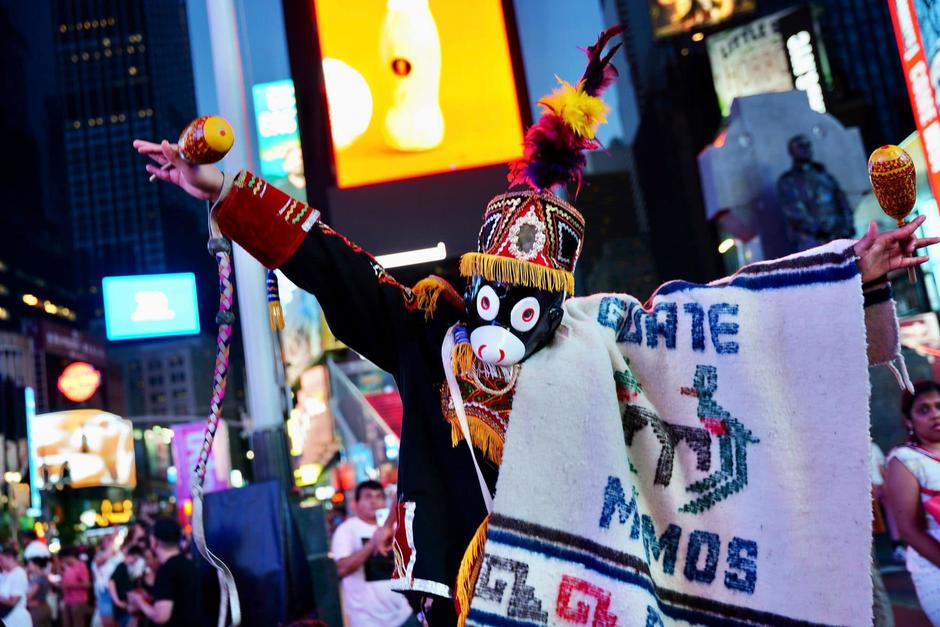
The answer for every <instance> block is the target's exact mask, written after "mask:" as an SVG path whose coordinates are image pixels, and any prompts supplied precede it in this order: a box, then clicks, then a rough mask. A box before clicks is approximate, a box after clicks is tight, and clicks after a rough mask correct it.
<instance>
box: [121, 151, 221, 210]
mask: <svg viewBox="0 0 940 627" xmlns="http://www.w3.org/2000/svg"><path fill="white" fill-rule="evenodd" d="M134 148H136V149H137V152H138V153H140V154H142V155H146V156H148V157H150V158H151V159H153V160H154V161H156V162H157V164H158V165H154V164H152V163H148V164H147V172H149V173H150V174H153V175H154V176H156V177H157V178H158V179H160V180H161V181H169V182H170V183H173V184H174V185H178V186H179V187H181V188H182V189H183V191H185V192H186V193H187V194H189V195H190V196H192V197H193V198H198V199H199V200H208V201H210V202H215V201H216V200H217V199H218V198H219V194H220V193H221V191H222V183H223V181H224V177H223V176H222V171H221V170H219V169H218V168H217V167H215V166H214V165H191V164H189V163H187V162H186V161H185V160H184V159H183V158H182V157H180V151H179V146H177V145H176V144H171V143H170V142H168V141H167V140H165V139H164V140H163V141H162V142H160V143H159V144H155V143H153V142H148V141H144V140H143V139H135V140H134ZM167 163H171V164H172V165H173V167H172V168H169V169H167V170H163V169H161V168H162V166H164V165H166V164H167Z"/></svg>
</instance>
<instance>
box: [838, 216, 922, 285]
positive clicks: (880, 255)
mask: <svg viewBox="0 0 940 627" xmlns="http://www.w3.org/2000/svg"><path fill="white" fill-rule="evenodd" d="M926 219H927V218H926V217H925V216H918V217H917V218H915V219H914V220H911V221H910V222H908V223H907V224H906V225H904V226H903V227H900V228H897V229H893V230H891V231H887V232H886V233H878V225H877V224H876V223H875V221H874V220H872V221H871V223H869V225H868V231H867V232H866V233H865V235H864V236H863V237H862V239H860V240H858V241H857V242H855V255H856V256H857V257H858V268H859V270H861V272H862V281H871V280H872V279H877V278H878V277H880V276H881V275H883V274H886V273H888V272H891V271H892V270H901V269H904V268H911V267H914V266H919V265H920V264H922V263H924V262H926V261H927V257H914V256H913V255H914V252H915V251H916V250H918V249H920V248H924V247H925V246H932V245H934V244H937V243H940V237H914V236H913V235H914V231H916V230H917V229H918V228H919V227H920V225H921V224H923V223H924V220H926Z"/></svg>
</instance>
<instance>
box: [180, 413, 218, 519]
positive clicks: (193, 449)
mask: <svg viewBox="0 0 940 627" xmlns="http://www.w3.org/2000/svg"><path fill="white" fill-rule="evenodd" d="M205 436H206V423H205V422H191V423H186V424H181V425H174V426H173V464H174V465H175V467H176V476H177V479H176V504H177V506H178V507H183V506H184V504H185V503H186V501H187V500H189V499H191V498H192V497H193V494H192V490H191V482H192V473H193V469H194V468H195V467H196V462H198V461H199V453H200V450H201V449H202V444H203V441H204V440H205ZM231 470H232V457H231V453H230V452H229V440H228V425H227V424H226V422H225V421H224V420H222V421H219V424H218V428H217V429H216V432H215V440H214V441H213V444H212V454H211V455H210V456H209V461H208V463H207V464H206V475H205V481H204V483H203V491H204V492H205V493H206V494H208V493H209V492H216V491H217V490H224V489H226V488H228V487H229V472H230V471H231Z"/></svg>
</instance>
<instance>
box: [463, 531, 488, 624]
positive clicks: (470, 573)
mask: <svg viewBox="0 0 940 627" xmlns="http://www.w3.org/2000/svg"><path fill="white" fill-rule="evenodd" d="M489 524H490V515H489V514H487V515H486V518H484V519H483V522H482V523H480V526H479V527H478V528H477V531H476V533H474V534H473V538H472V539H471V540H470V544H469V546H467V550H466V551H465V552H464V554H463V559H462V560H460V569H459V570H458V571H457V586H456V590H455V595H454V596H455V598H454V600H455V601H456V602H457V627H464V626H465V625H466V624H467V614H469V613H470V601H472V600H473V592H474V589H475V588H476V587H477V578H478V577H479V576H480V566H481V565H482V564H483V549H484V548H485V547H486V530H487V528H488V527H489Z"/></svg>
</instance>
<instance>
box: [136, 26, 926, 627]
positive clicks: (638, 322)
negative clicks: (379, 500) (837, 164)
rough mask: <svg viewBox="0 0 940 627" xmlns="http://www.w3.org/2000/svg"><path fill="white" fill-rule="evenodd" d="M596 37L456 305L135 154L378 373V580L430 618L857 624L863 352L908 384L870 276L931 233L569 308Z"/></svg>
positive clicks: (300, 209) (268, 189)
mask: <svg viewBox="0 0 940 627" xmlns="http://www.w3.org/2000/svg"><path fill="white" fill-rule="evenodd" d="M613 34H615V33H614V32H612V31H608V32H607V33H604V34H602V36H601V37H600V39H599V40H598V42H597V43H596V44H595V45H594V46H591V47H590V48H588V49H587V53H588V66H587V69H586V70H585V73H584V75H583V77H582V78H581V80H580V81H578V82H577V83H576V84H574V85H569V84H567V83H563V84H562V85H561V87H560V88H559V89H558V90H557V91H556V92H555V93H553V94H551V95H550V96H547V97H546V98H544V99H543V100H542V101H541V104H542V106H543V108H544V110H543V114H542V116H541V118H540V120H539V122H538V123H537V124H536V125H534V126H533V127H532V128H531V129H529V131H528V132H527V134H526V143H525V150H524V155H523V157H522V158H521V159H520V160H519V161H517V162H515V163H513V164H512V166H511V173H510V183H511V188H510V190H509V191H508V192H507V193H504V194H501V195H499V196H496V197H495V198H494V199H493V200H492V201H490V203H489V204H488V205H487V207H486V208H485V211H484V213H483V226H482V228H481V230H480V233H479V241H478V249H477V251H476V252H471V253H468V254H466V255H464V256H463V258H462V259H461V262H460V271H461V274H462V275H463V276H465V277H466V278H467V285H466V288H465V290H464V292H463V295H461V294H460V293H459V292H458V291H457V290H456V289H454V288H453V287H452V286H451V285H449V284H448V283H447V282H445V281H444V280H442V279H440V278H437V277H433V276H432V277H428V278H427V279H424V280H422V281H420V282H419V283H418V284H417V285H415V286H414V287H406V286H404V285H401V284H400V283H398V282H397V281H396V280H395V279H394V278H392V277H391V276H390V275H389V274H388V273H387V272H386V271H385V270H384V269H383V268H382V267H381V266H380V265H379V264H378V263H377V262H376V261H375V259H374V258H373V257H372V256H371V255H369V253H367V252H366V251H364V250H362V249H361V248H359V247H358V246H356V244H354V243H352V242H350V241H349V240H348V239H346V238H345V237H343V236H342V235H341V234H340V233H337V232H336V231H334V230H333V229H331V228H330V227H329V226H328V225H327V224H325V223H324V222H323V221H322V220H321V218H320V213H319V211H317V209H316V208H315V207H311V206H308V205H306V204H304V203H302V202H299V201H297V200H294V199H293V198H291V197H289V196H287V195H286V194H284V193H283V192H281V191H279V190H278V189H275V188H274V187H272V186H271V185H269V184H268V183H267V182H265V181H264V180H263V179H261V178H260V177H258V176H256V175H254V174H252V173H251V172H248V171H241V172H239V173H238V174H237V175H236V176H234V177H229V176H227V175H226V176H223V174H222V173H221V172H220V171H219V170H217V169H216V168H214V167H211V166H209V167H207V166H201V167H194V166H191V165H188V164H187V163H185V162H184V161H182V160H180V158H179V156H178V150H177V148H176V147H175V146H174V145H171V144H169V143H168V142H165V141H164V142H163V143H162V144H154V143H149V142H144V141H137V142H135V147H136V148H137V149H138V151H139V152H140V153H141V154H144V155H147V156H149V157H150V158H152V159H153V160H154V161H155V162H156V164H157V165H153V164H151V165H148V166H147V170H148V172H150V173H152V174H155V175H156V176H157V177H159V178H160V179H162V180H165V181H171V182H173V183H175V184H177V185H179V186H181V187H182V188H183V189H185V190H186V191H188V192H189V193H190V194H192V195H194V196H196V197H198V198H204V199H207V200H209V201H212V202H213V203H214V204H213V207H212V210H211V215H212V217H213V219H214V220H217V222H218V225H219V227H220V228H221V231H222V232H223V233H224V234H225V235H226V236H227V237H229V238H231V239H232V240H234V241H236V242H237V243H239V244H240V245H241V246H243V247H244V248H245V249H246V250H247V251H248V252H249V253H251V254H252V255H253V256H254V257H255V258H256V259H258V260H259V261H260V262H261V263H262V264H264V265H265V266H266V267H268V268H279V269H280V270H281V271H283V272H284V273H285V274H286V275H287V276H288V277H289V278H290V279H291V280H292V281H293V282H294V283H296V284H297V285H298V286H299V287H301V288H302V289H305V290H307V291H309V292H311V293H312V294H314V295H315V296H316V297H317V299H318V301H319V302H320V304H321V305H322V307H323V311H324V313H325V316H326V318H327V319H328V320H329V323H330V326H331V328H332V329H333V331H334V332H335V334H336V336H337V337H338V338H339V339H341V340H342V341H343V342H345V343H346V344H347V345H348V346H350V347H351V348H353V349H355V350H356V351H357V352H359V353H361V354H362V355H363V356H365V357H366V358H368V359H370V360H372V361H373V362H375V363H376V364H377V365H378V366H380V367H382V368H383V369H385V370H387V371H389V372H391V373H392V374H393V375H394V376H395V379H396V381H397V382H398V386H399V391H400V393H401V396H402V401H403V403H404V415H405V423H404V426H403V431H402V439H401V450H400V466H399V486H398V495H399V496H398V498H399V501H398V503H397V517H396V519H397V526H396V532H395V535H394V551H395V558H396V563H397V572H396V574H395V579H394V580H393V587H395V588H396V589H397V590H400V591H403V592H406V593H408V594H409V595H411V596H412V597H427V598H432V599H434V603H433V607H432V609H431V612H430V615H429V616H430V624H431V625H432V626H433V627H437V626H438V625H447V624H452V623H454V622H461V623H463V622H469V623H473V624H500V625H501V624H555V623H564V624H594V625H615V624H621V625H635V624H646V625H659V624H666V623H668V624H700V623H702V624H718V623H720V624H732V623H734V624H738V623H742V624H743V623H747V624H752V623H767V622H770V623H780V624H783V623H786V622H787V621H795V622H800V621H805V622H825V623H837V624H863V623H865V622H866V620H867V621H869V622H870V611H871V610H870V608H871V595H870V587H867V586H870V578H869V576H868V574H869V561H868V560H869V544H868V543H869V542H870V537H871V536H870V531H869V529H870V527H869V526H870V514H871V511H870V503H869V495H868V490H869V487H870V486H869V485H868V483H867V474H866V468H867V463H868V447H869V444H868V442H869V440H868V421H867V416H868V378H867V367H866V366H867V363H869V362H870V363H885V364H888V365H889V366H890V367H891V368H892V369H893V370H894V371H895V373H896V374H897V375H898V377H899V381H901V382H904V381H906V380H907V377H906V372H905V370H904V366H903V362H901V361H899V360H898V356H899V349H898V342H897V323H896V320H895V318H894V313H893V304H892V301H891V299H890V293H889V289H890V288H889V287H888V283H887V281H886V279H885V278H884V277H885V275H886V273H887V272H888V271H890V270H895V269H899V268H906V267H910V266H913V265H915V264H917V263H920V262H922V261H923V260H924V258H923V257H920V258H917V257H912V256H911V255H912V254H913V252H914V250H915V249H916V248H919V247H922V246H925V245H928V244H931V243H934V242H935V241H937V240H924V239H914V238H913V237H912V233H913V231H914V230H915V229H916V228H917V227H918V226H919V225H920V224H921V223H922V219H918V220H915V221H913V222H912V223H911V224H910V225H908V226H906V227H904V228H902V229H898V230H896V231H892V232H890V233H886V234H880V235H879V234H877V232H876V231H875V230H874V225H873V226H872V228H871V229H870V230H869V232H868V233H867V234H866V235H865V237H863V238H862V239H861V240H859V241H857V242H854V241H848V240H843V241H840V242H834V243H831V244H828V245H827V246H825V247H822V248H819V249H814V250H811V251H809V252H807V253H803V254H800V255H798V256H794V257H788V258H785V259H782V260H778V261H774V262H766V263H760V264H755V265H753V266H749V267H746V268H744V269H742V270H741V271H739V272H738V273H737V274H736V275H735V276H733V277H730V278H728V279H724V280H721V281H717V282H715V283H713V284H709V285H704V286H703V285H692V284H688V283H683V282H671V283H667V284H666V285H664V286H663V287H662V288H660V289H659V290H658V291H657V293H656V294H655V295H654V296H653V297H652V298H651V299H650V301H649V302H648V303H647V304H646V305H642V304H641V303H639V302H638V301H636V299H633V298H632V297H629V296H625V295H624V296H622V295H597V296H589V297H586V298H572V295H573V293H574V290H575V286H574V274H573V272H574V269H575V263H576V262H577V259H578V254H579V253H580V251H581V247H582V241H583V238H584V227H585V220H584V218H583V217H582V215H581V214H580V213H579V212H578V210H577V209H575V208H574V207H573V206H572V205H571V204H569V203H568V202H566V201H564V200H562V199H561V198H559V197H558V196H556V195H554V194H553V193H552V192H551V189H552V188H554V187H556V186H560V185H563V184H566V183H569V182H575V183H577V182H579V180H580V173H581V169H582V167H583V166H584V163H585V158H584V155H583V151H584V150H586V149H590V148H594V147H596V140H595V139H594V133H595V130H596V128H597V126H598V124H600V123H601V122H602V121H603V118H604V115H605V113H606V111H607V109H606V107H605V106H604V104H603V102H602V101H601V100H600V99H599V94H600V93H601V91H602V90H603V89H604V87H606V86H607V85H608V84H609V83H610V82H611V81H612V80H613V78H614V76H615V74H616V72H615V71H614V69H613V67H612V66H611V65H610V64H609V60H610V58H611V56H612V54H613V52H614V50H615V49H616V48H614V49H613V50H610V51H608V52H607V53H606V54H605V53H604V49H605V47H606V45H607V44H608V42H609V39H610V37H611V36H612V35H613ZM167 162H169V163H171V164H172V165H173V166H175V168H174V169H166V170H164V169H160V168H159V167H158V166H159V165H163V164H165V163H167ZM866 325H867V329H868V333H867V336H866ZM866 349H867V356H868V359H867V360H866ZM835 447H838V449H839V450H840V451H841V453H840V455H836V456H834V455H832V451H833V450H836V448H835ZM497 477H499V489H498V490H497ZM494 495H495V500H494ZM821 555H826V558H825V559H823V558H821V557H820V556H821ZM836 583H837V587H838V588H839V590H838V594H836V591H835V590H834V589H833V585H834V584H836ZM866 591H867V592H866ZM866 594H867V595H868V596H867V600H865V595H866ZM823 599H825V602H822V600H823ZM860 599H861V600H860ZM728 621H731V622H728ZM735 621H737V622H735Z"/></svg>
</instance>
